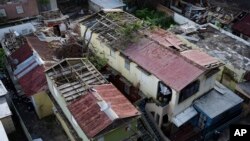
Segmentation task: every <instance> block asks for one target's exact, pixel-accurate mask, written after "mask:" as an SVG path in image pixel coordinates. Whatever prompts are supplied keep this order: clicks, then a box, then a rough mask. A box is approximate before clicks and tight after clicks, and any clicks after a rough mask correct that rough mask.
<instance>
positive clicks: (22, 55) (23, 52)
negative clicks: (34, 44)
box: [11, 43, 33, 66]
mask: <svg viewBox="0 0 250 141" xmlns="http://www.w3.org/2000/svg"><path fill="white" fill-rule="evenodd" d="M32 55H33V51H32V49H31V48H30V47H29V45H28V43H24V44H23V45H21V46H20V47H19V48H18V49H17V50H15V51H14V52H13V53H12V54H11V58H12V59H13V60H15V59H16V60H17V61H18V62H17V64H13V65H14V66H17V65H18V64H20V63H22V62H23V61H24V60H26V59H28V58H29V57H30V56H32Z"/></svg>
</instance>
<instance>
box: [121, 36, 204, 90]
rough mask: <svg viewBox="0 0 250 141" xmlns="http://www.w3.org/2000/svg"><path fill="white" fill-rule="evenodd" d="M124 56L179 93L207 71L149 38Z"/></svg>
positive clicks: (134, 46)
mask: <svg viewBox="0 0 250 141" xmlns="http://www.w3.org/2000/svg"><path fill="white" fill-rule="evenodd" d="M169 44H171V43H169ZM124 54H125V55H126V56H128V57H129V59H131V60H132V61H134V62H135V63H137V64H138V65H140V66H141V67H142V68H143V69H145V70H147V71H148V72H150V73H152V74H154V75H155V76H156V77H158V78H159V79H160V80H162V81H163V82H164V83H165V84H167V85H169V86H170V87H171V88H173V89H175V90H177V91H180V90H182V89H183V88H184V87H185V86H187V85H188V84H189V83H191V82H192V81H194V80H195V79H197V78H198V77H199V76H200V75H201V74H202V73H203V72H204V71H205V68H204V69H202V67H198V65H195V64H193V63H190V61H187V59H185V58H184V57H182V56H181V55H180V54H177V53H174V52H173V51H170V49H167V48H165V47H163V46H161V45H159V44H157V43H156V42H154V41H152V40H150V39H147V38H143V39H141V40H140V41H138V42H137V43H135V44H133V45H131V46H129V47H127V48H126V49H125V51H124Z"/></svg>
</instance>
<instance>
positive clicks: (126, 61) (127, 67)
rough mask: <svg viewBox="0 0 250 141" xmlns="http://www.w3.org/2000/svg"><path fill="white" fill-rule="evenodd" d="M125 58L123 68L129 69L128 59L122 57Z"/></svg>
mask: <svg viewBox="0 0 250 141" xmlns="http://www.w3.org/2000/svg"><path fill="white" fill-rule="evenodd" d="M124 60H125V68H126V69H127V70H130V61H129V60H128V59H124Z"/></svg>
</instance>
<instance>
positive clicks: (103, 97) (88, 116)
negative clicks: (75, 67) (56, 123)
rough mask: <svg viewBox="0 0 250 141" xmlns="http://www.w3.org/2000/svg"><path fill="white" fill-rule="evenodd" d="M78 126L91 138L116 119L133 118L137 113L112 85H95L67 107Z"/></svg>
mask: <svg viewBox="0 0 250 141" xmlns="http://www.w3.org/2000/svg"><path fill="white" fill-rule="evenodd" d="M68 108H69V110H70V112H71V113H72V115H73V116H74V118H75V120H76V121H77V123H78V125H79V126H80V127H81V128H82V130H83V131H84V132H85V133H86V134H87V136H88V137H91V138H93V137H94V136H96V135H97V134H98V133H100V132H101V131H102V130H104V129H105V128H106V127H108V126H109V125H111V124H112V123H113V122H115V121H116V120H118V119H123V118H128V117H135V116H138V115H140V113H139V111H138V110H137V109H136V108H135V107H134V106H133V105H132V104H131V103H130V102H129V101H128V100H127V99H126V98H125V96H123V95H122V94H121V92H120V91H119V90H118V89H116V88H115V87H114V86H113V85H112V84H102V85H95V86H93V89H92V90H90V91H88V92H87V93H86V94H84V95H82V96H81V97H79V98H78V99H77V100H75V101H72V102H71V103H70V104H69V106H68Z"/></svg>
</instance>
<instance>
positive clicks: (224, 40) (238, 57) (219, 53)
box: [172, 25, 250, 71]
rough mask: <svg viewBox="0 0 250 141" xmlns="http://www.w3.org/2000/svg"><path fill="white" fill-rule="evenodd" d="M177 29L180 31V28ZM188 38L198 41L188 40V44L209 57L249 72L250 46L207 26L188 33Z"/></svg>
mask: <svg viewBox="0 0 250 141" xmlns="http://www.w3.org/2000/svg"><path fill="white" fill-rule="evenodd" d="M177 28H179V29H177V30H181V27H177ZM177 30H172V31H173V32H176V31H177ZM181 34H182V33H181ZM188 36H189V37H191V38H194V39H197V40H198V41H195V40H190V42H192V43H194V44H195V45H197V47H199V48H202V49H204V50H205V51H206V52H207V53H208V54H209V55H211V56H213V57H216V58H219V59H220V60H221V61H223V62H224V63H225V64H232V66H234V67H235V68H237V69H244V70H247V71H249V70H250V46H248V45H246V44H245V43H243V42H241V41H239V40H237V39H234V38H232V37H230V36H228V35H226V34H224V33H221V32H220V31H219V30H217V29H215V28H213V27H211V26H209V25H208V26H206V27H204V29H201V30H198V31H195V32H192V33H189V34H188Z"/></svg>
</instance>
